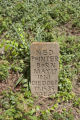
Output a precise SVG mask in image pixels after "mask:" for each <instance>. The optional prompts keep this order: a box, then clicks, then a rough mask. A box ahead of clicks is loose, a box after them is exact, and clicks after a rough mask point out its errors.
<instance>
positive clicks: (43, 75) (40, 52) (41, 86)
mask: <svg viewBox="0 0 80 120" xmlns="http://www.w3.org/2000/svg"><path fill="white" fill-rule="evenodd" d="M30 60H31V92H32V94H33V95H35V96H36V95H37V96H50V95H53V94H55V93H57V91H58V72H59V45H58V44H57V43H56V42H33V43H32V45H31V48H30Z"/></svg>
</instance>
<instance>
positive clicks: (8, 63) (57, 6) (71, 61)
mask: <svg viewBox="0 0 80 120" xmlns="http://www.w3.org/2000/svg"><path fill="white" fill-rule="evenodd" d="M36 41H38V42H43V41H45V42H58V43H59V45H60V60H59V63H60V72H59V86H58V93H57V94H56V95H55V96H51V97H49V98H45V99H43V98H41V99H40V98H37V97H35V98H34V97H33V96H32V95H31V92H30V45H31V43H32V42H36ZM2 48H4V54H2V53H0V84H1V85H2V84H5V82H7V79H8V80H9V81H11V79H9V76H10V74H11V73H13V72H14V74H18V76H17V80H16V81H15V82H14V89H12V88H11V87H10V86H8V89H7V90H4V91H2V92H1V93H0V96H1V97H0V120H80V94H78V95H76V94H75V93H74V91H73V89H74V86H77V87H78V88H80V86H78V85H80V77H79V75H80V2H79V0H75V1H74V0H5V1H4V0H0V49H2ZM11 75H12V74H11ZM74 81H76V84H75V85H73V83H74ZM77 84H78V85H77ZM7 85H8V84H7ZM18 87H19V88H18ZM17 89H19V90H18V91H17ZM79 93H80V91H79ZM39 99H40V100H39ZM39 101H40V102H39ZM45 103H46V105H45ZM76 116H77V117H76Z"/></svg>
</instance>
